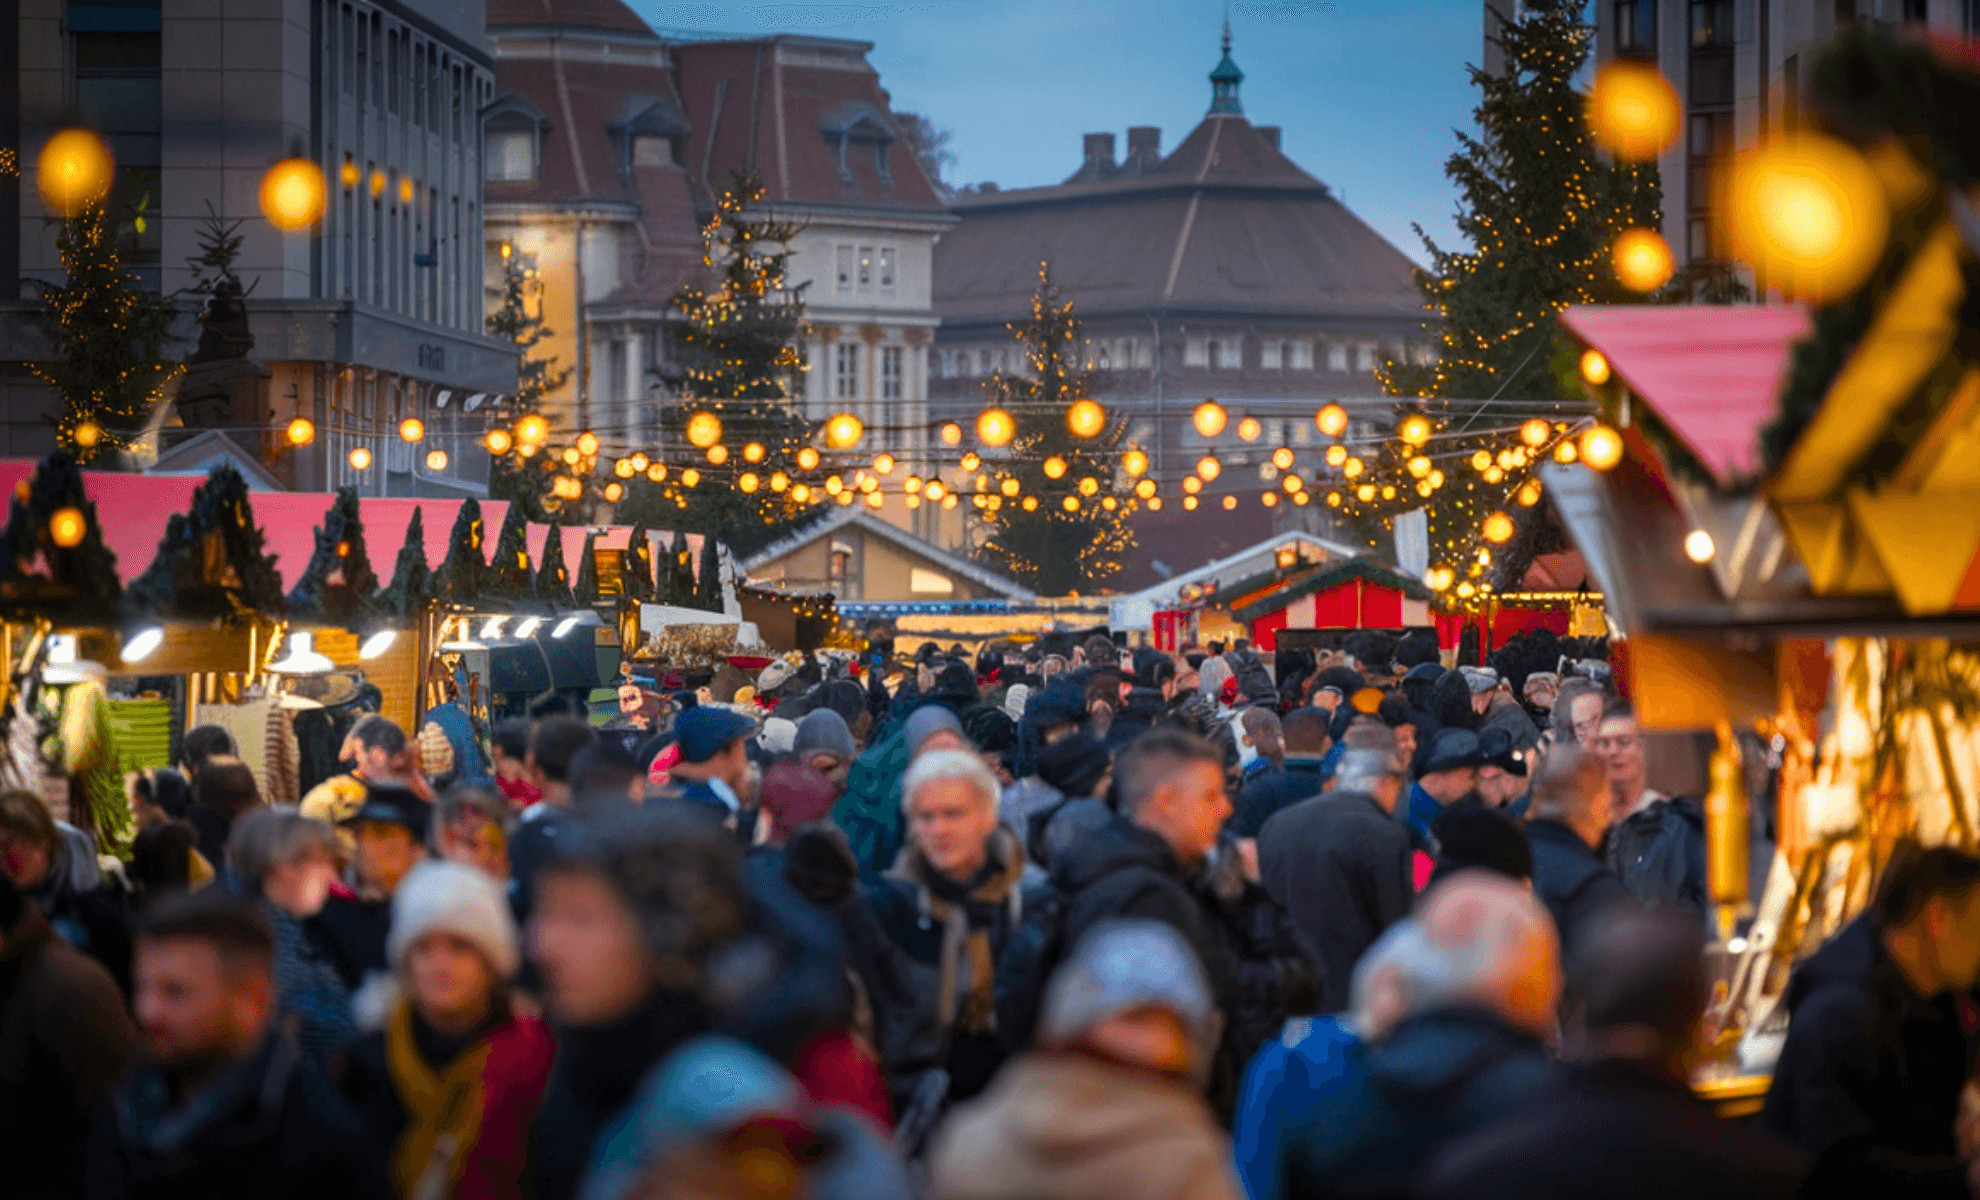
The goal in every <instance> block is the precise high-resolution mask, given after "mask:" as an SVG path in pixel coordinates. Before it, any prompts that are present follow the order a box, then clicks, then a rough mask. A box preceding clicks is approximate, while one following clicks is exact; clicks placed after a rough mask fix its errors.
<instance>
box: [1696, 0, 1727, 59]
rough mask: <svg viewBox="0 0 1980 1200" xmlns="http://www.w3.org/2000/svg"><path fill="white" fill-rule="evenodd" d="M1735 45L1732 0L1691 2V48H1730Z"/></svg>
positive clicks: (1699, 0) (1698, 0) (1697, 0)
mask: <svg viewBox="0 0 1980 1200" xmlns="http://www.w3.org/2000/svg"><path fill="white" fill-rule="evenodd" d="M1732 43H1733V6H1732V0H1691V46H1692V49H1694V50H1697V49H1703V48H1705V47H1708V46H1730V45H1732Z"/></svg>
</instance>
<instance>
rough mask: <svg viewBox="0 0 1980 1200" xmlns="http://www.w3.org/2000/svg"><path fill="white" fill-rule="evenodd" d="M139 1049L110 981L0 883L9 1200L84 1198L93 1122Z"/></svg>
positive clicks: (3, 1128)
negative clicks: (87, 1146) (86, 1149)
mask: <svg viewBox="0 0 1980 1200" xmlns="http://www.w3.org/2000/svg"><path fill="white" fill-rule="evenodd" d="M135 1041H136V1034H135V1033H134V1032H133V1031H132V1029H131V1020H130V1018H129V1017H128V1016H126V1015H125V1014H124V998H123V997H122V996H121V995H119V994H118V993H117V984H116V982H115V981H114V980H112V979H111V978H110V973H109V972H108V971H105V970H104V969H103V967H102V965H101V964H99V963H97V962H96V961H95V960H94V959H92V958H90V957H89V956H88V955H86V954H83V953H82V952H81V951H78V950H75V949H73V948H72V947H70V946H69V945H68V944H67V943H65V942H64V941H63V940H62V939H61V938H60V937H58V936H56V934H55V932H54V930H52V929H50V928H49V927H48V921H47V919H46V918H45V917H43V916H42V915H41V910H40V909H39V908H38V907H37V906H36V905H35V903H34V902H33V901H32V900H30V899H28V898H27V897H26V896H23V895H22V894H21V892H20V889H18V888H16V887H15V886H14V885H13V883H12V882H10V881H9V880H8V879H7V877H6V875H5V874H0V1162H4V1163H6V1164H7V1166H6V1167H5V1168H4V1169H5V1171H6V1180H7V1194H8V1195H9V1196H13V1197H18V1198H19V1200H56V1198H57V1197H67V1196H74V1195H76V1194H78V1193H79V1192H80V1191H81V1190H82V1179H83V1144H84V1139H85V1136H86V1135H87V1134H88V1132H89V1123H90V1119H91V1118H92V1117H94V1116H95V1115H96V1110H97V1109H98V1108H99V1107H101V1106H102V1104H103V1098H104V1096H105V1095H106V1094H108V1092H109V1090H110V1085H111V1084H112V1083H114V1082H115V1081H116V1079H117V1077H118V1076H120V1075H122V1074H123V1073H124V1068H125V1067H126V1066H127V1065H129V1063H130V1059H131V1053H132V1051H133V1049H134V1045H133V1043H134V1042H135Z"/></svg>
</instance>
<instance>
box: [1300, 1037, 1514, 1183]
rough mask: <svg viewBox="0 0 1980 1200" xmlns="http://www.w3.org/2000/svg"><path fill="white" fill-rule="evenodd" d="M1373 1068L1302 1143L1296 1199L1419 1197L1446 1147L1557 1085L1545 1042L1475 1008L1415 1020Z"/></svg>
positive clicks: (1314, 1120)
mask: <svg viewBox="0 0 1980 1200" xmlns="http://www.w3.org/2000/svg"><path fill="white" fill-rule="evenodd" d="M1365 1061H1366V1069H1365V1070H1364V1071H1363V1073H1362V1075H1361V1077H1360V1078H1358V1079H1355V1080H1354V1081H1353V1082H1351V1083H1349V1084H1348V1085H1347V1086H1346V1087H1344V1088H1342V1089H1341V1090H1340V1091H1338V1092H1335V1093H1334V1094H1333V1095H1331V1096H1329V1097H1327V1099H1325V1100H1324V1101H1322V1102H1321V1103H1320V1105H1319V1106H1318V1107H1317V1109H1316V1110H1315V1112H1314V1113H1313V1114H1312V1117H1311V1119H1310V1120H1309V1122H1308V1123H1307V1125H1306V1127H1305V1129H1304V1130H1303V1131H1302V1132H1301V1133H1300V1134H1299V1135H1298V1137H1297V1138H1296V1140H1295V1141H1294V1144H1293V1146H1292V1149H1291V1151H1290V1153H1289V1154H1288V1156H1287V1180H1286V1194H1287V1195H1289V1196H1299V1197H1302V1198H1304V1197H1314V1198H1316V1200H1319V1198H1324V1197H1333V1196H1360V1197H1367V1196H1397V1197H1400V1196H1407V1195H1410V1194H1412V1193H1413V1191H1414V1190H1415V1184H1416V1181H1417V1178H1418V1176H1419V1174H1420V1173H1421V1171H1422V1169H1423V1167H1424V1165H1425V1164H1426V1163H1427V1162H1428V1161H1429V1159H1430V1158H1431V1156H1432V1155H1434V1154H1435V1153H1436V1152H1437V1151H1438V1150H1439V1149H1440V1148H1441V1147H1442V1146H1444V1145H1445V1144H1446V1143H1448V1142H1450V1141H1452V1140H1454V1139H1456V1138H1458V1137H1462V1136H1463V1135H1465V1134H1468V1133H1470V1132H1472V1131H1474V1130H1477V1129H1480V1128H1483V1127H1484V1126H1485V1125H1487V1124H1489V1123H1491V1122H1494V1121H1497V1120H1498V1119H1499V1118H1501V1117H1503V1116H1504V1115H1505V1114H1506V1113H1508V1112H1514V1111H1518V1110H1519V1109H1520V1108H1521V1106H1522V1105H1524V1104H1525V1103H1526V1102H1527V1101H1528V1100H1529V1099H1530V1098H1531V1097H1532V1096H1533V1094H1534V1093H1535V1092H1536V1091H1537V1090H1538V1089H1539V1088H1540V1087H1541V1085H1542V1084H1544V1083H1545V1082H1546V1080H1547V1077H1548V1060H1547V1054H1546V1049H1545V1048H1544V1047H1543V1046H1541V1044H1540V1042H1539V1041H1538V1040H1537V1039H1535V1038H1534V1037H1533V1036H1532V1035H1530V1034H1528V1033H1525V1032H1523V1031H1521V1030H1518V1029H1514V1028H1513V1027H1512V1026H1510V1025H1508V1024H1506V1023H1505V1022H1504V1021H1502V1020H1500V1019H1499V1018H1498V1017H1497V1016H1495V1015H1493V1014H1491V1013H1488V1012H1485V1011H1483V1010H1481V1009H1474V1008H1450V1009H1441V1010H1435V1011H1432V1012H1428V1013H1424V1014H1421V1015H1419V1016H1415V1017H1411V1018H1410V1019H1409V1020H1407V1021H1404V1022H1403V1023H1402V1024H1401V1025H1399V1026H1397V1027H1396V1029H1395V1031H1394V1032H1393V1033H1391V1034H1390V1035H1389V1037H1388V1039H1387V1040H1386V1041H1384V1042H1382V1043H1381V1044H1380V1045H1379V1046H1375V1047H1373V1048H1372V1049H1370V1050H1369V1051H1368V1053H1367V1058H1366V1060H1365Z"/></svg>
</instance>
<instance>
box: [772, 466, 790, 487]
mask: <svg viewBox="0 0 1980 1200" xmlns="http://www.w3.org/2000/svg"><path fill="white" fill-rule="evenodd" d="M790 486H791V477H790V476H789V475H786V474H784V473H783V472H782V471H773V472H772V473H771V475H770V490H771V491H773V492H783V491H785V490H786V489H788V488H789V487H790Z"/></svg>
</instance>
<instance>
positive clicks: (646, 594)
mask: <svg viewBox="0 0 1980 1200" xmlns="http://www.w3.org/2000/svg"><path fill="white" fill-rule="evenodd" d="M620 578H621V579H622V580H623V583H622V585H621V587H620V590H621V591H622V592H624V593H625V595H626V597H627V598H628V599H632V600H639V601H648V600H651V599H653V543H652V541H651V539H649V538H648V537H647V536H646V523H645V522H643V521H642V522H641V523H639V524H637V525H634V526H633V527H632V536H631V537H630V538H628V539H627V541H626V555H625V566H623V567H622V568H620Z"/></svg>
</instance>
